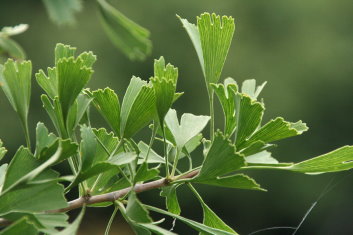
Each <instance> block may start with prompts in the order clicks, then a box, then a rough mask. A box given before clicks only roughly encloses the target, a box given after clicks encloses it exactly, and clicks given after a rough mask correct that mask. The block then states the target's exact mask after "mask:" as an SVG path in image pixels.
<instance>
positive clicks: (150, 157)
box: [138, 141, 165, 164]
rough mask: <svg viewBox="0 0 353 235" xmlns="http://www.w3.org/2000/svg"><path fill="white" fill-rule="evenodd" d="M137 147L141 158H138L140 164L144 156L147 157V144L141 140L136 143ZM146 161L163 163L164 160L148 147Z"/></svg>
mask: <svg viewBox="0 0 353 235" xmlns="http://www.w3.org/2000/svg"><path fill="white" fill-rule="evenodd" d="M138 147H139V150H140V154H139V157H140V158H141V159H139V162H138V164H142V163H143V162H144V161H145V159H146V157H147V152H148V149H149V146H148V145H147V144H146V143H144V142H143V141H140V142H139V143H138ZM147 163H161V164H164V163H165V160H164V158H163V157H161V156H160V155H158V154H157V153H156V152H155V151H154V150H153V149H150V150H149V153H148V159H147Z"/></svg>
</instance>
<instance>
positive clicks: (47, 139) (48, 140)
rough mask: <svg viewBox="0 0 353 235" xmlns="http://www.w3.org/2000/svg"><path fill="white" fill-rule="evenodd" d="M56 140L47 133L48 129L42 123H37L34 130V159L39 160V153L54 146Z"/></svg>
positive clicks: (52, 135)
mask: <svg viewBox="0 0 353 235" xmlns="http://www.w3.org/2000/svg"><path fill="white" fill-rule="evenodd" d="M57 139H58V138H57V137H56V136H55V135H54V134H53V133H49V131H48V129H47V128H46V126H45V125H44V123H42V122H38V124H37V128H36V151H35V154H34V155H35V157H36V158H39V156H40V154H41V152H42V151H43V150H44V149H46V148H48V147H49V146H51V145H52V144H54V142H55V141H56V140H57Z"/></svg>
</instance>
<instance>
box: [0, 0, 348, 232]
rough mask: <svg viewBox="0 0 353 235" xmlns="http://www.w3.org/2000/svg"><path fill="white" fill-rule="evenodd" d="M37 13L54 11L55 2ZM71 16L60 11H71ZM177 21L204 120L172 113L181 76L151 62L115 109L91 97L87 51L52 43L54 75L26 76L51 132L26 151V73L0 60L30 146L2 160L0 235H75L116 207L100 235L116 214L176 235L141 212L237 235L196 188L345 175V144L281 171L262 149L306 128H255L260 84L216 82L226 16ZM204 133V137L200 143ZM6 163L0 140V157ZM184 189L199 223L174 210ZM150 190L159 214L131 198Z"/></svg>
mask: <svg viewBox="0 0 353 235" xmlns="http://www.w3.org/2000/svg"><path fill="white" fill-rule="evenodd" d="M99 2H100V4H101V7H102V8H104V9H105V8H109V7H108V6H107V5H104V4H106V3H105V2H103V1H99ZM45 3H46V4H48V8H50V7H52V6H50V4H53V3H52V1H49V0H48V1H45ZM49 6H50V7H49ZM77 6H78V5H72V6H66V7H71V11H72V12H74V11H76V9H78V7H77ZM103 11H107V12H105V14H106V15H104V17H105V19H106V20H107V21H108V20H111V19H113V18H114V17H118V13H117V12H115V13H114V10H112V9H110V12H108V10H107V9H105V10H103ZM69 13H70V12H66V13H65V14H69ZM70 14H71V13H70ZM52 17H53V18H55V17H56V16H52ZM180 20H181V22H182V25H183V26H184V27H185V29H186V31H187V33H188V34H189V36H190V38H191V41H192V43H193V45H194V47H195V50H196V52H197V55H198V57H199V60H200V64H201V69H202V71H203V74H204V76H205V83H206V88H207V89H208V92H209V102H210V104H211V106H210V107H211V110H210V114H209V115H194V114H191V113H184V114H180V113H179V115H178V113H177V111H176V110H175V109H173V108H172V107H173V103H174V102H176V101H177V99H178V98H179V97H180V95H181V94H182V93H180V92H177V80H178V69H177V68H176V67H175V66H173V65H171V64H166V62H165V60H164V58H163V57H161V58H159V59H158V60H155V61H154V74H153V75H152V77H151V78H150V79H149V80H148V81H147V80H143V79H141V78H138V77H135V76H133V77H132V79H131V81H130V84H129V86H128V88H127V90H126V92H125V94H124V96H123V99H122V100H121V101H120V100H119V96H118V95H117V94H116V93H115V91H113V90H112V89H110V88H105V89H98V90H94V91H92V90H90V89H88V88H86V85H87V83H88V81H89V80H90V79H91V76H92V74H93V65H94V62H95V61H96V56H95V55H94V54H93V53H92V52H83V53H81V54H79V55H78V56H76V55H75V54H76V53H75V52H76V48H73V47H71V46H68V45H63V44H57V46H56V48H55V59H54V63H53V67H51V68H48V69H47V72H45V71H44V70H39V71H38V72H37V73H36V74H35V77H36V81H37V83H38V84H39V85H40V87H41V88H42V89H43V91H44V94H42V95H41V100H42V102H43V107H44V109H45V110H46V112H47V113H48V115H49V117H50V119H51V121H52V123H53V126H54V127H55V131H54V133H50V132H49V130H48V129H47V127H46V125H45V124H44V123H41V122H39V123H38V125H37V128H36V130H35V133H36V141H35V147H33V146H31V143H30V141H29V137H28V136H29V130H28V124H27V122H28V121H27V116H28V110H29V105H30V96H31V92H30V88H31V79H32V73H31V71H32V64H31V62H30V61H14V60H12V59H9V60H8V61H7V62H6V63H5V64H4V65H1V66H0V81H1V87H2V89H3V91H4V93H5V95H6V97H7V98H8V100H9V102H10V103H11V105H12V107H13V108H14V110H15V111H16V113H17V114H18V115H19V117H20V120H21V123H22V126H23V128H24V133H25V136H26V139H27V142H26V146H20V147H19V148H18V150H17V152H16V153H15V155H14V156H12V157H11V160H10V162H9V163H8V164H7V163H4V164H2V165H1V166H0V189H1V190H0V216H1V217H2V221H5V222H6V223H7V224H9V225H8V226H7V227H6V228H5V229H3V230H2V231H1V233H2V234H20V233H26V234H38V233H45V234H58V233H59V234H75V233H76V232H77V230H78V228H79V224H80V221H81V220H82V217H83V216H84V214H85V208H86V207H87V206H113V207H114V208H115V210H114V213H113V215H112V218H111V220H110V222H109V224H108V226H107V233H108V232H109V228H110V225H111V221H113V218H114V216H115V215H116V213H117V212H119V213H120V214H121V215H122V216H123V217H124V219H125V220H126V222H127V223H128V224H129V225H130V226H131V228H132V229H133V230H134V231H135V233H136V234H152V233H155V234H174V233H173V232H171V231H168V230H166V229H165V225H164V224H163V220H161V221H155V220H154V219H153V217H152V216H151V215H150V211H154V212H157V213H160V214H163V215H165V216H168V217H172V218H174V219H176V220H178V221H180V222H182V223H185V224H186V225H188V226H190V227H191V228H192V229H194V230H195V231H198V232H200V233H201V234H237V233H236V232H235V231H236V228H231V227H230V226H228V225H227V224H226V223H225V222H223V221H222V219H221V218H220V217H219V216H218V215H217V214H216V213H215V212H214V211H213V210H212V209H211V208H210V207H209V206H208V205H207V204H206V203H205V201H204V200H203V199H202V197H201V195H200V194H199V193H198V192H197V190H196V189H195V188H194V186H193V185H196V184H204V185H209V187H210V188H211V187H228V188H235V189H247V190H261V191H265V189H264V188H262V187H261V186H260V184H259V183H258V182H257V181H255V179H253V178H251V177H249V176H248V175H247V174H246V171H247V170H249V169H268V170H286V171H294V172H300V173H305V174H319V173H326V172H337V171H344V170H349V169H351V168H353V161H352V160H353V146H344V147H341V148H339V149H336V150H334V151H332V152H330V153H327V154H323V155H321V156H317V157H314V158H311V159H308V160H305V161H303V162H299V163H283V162H280V161H278V160H276V159H275V158H274V157H272V156H271V153H270V152H269V150H270V148H272V147H274V142H276V141H278V140H282V139H285V138H289V137H293V136H297V135H301V134H302V133H304V132H305V131H307V130H308V127H307V126H306V124H305V123H303V122H302V121H297V122H289V121H285V120H284V119H283V118H282V117H277V118H273V119H272V120H270V121H269V122H267V123H263V122H262V118H263V114H264V111H265V105H264V101H263V100H262V99H261V100H259V99H258V97H259V95H260V93H261V91H262V90H263V88H264V86H265V83H263V84H261V85H259V86H257V85H256V82H255V80H246V81H244V82H243V83H242V84H241V85H240V84H238V83H237V82H236V81H235V80H234V79H232V78H226V79H225V80H224V81H223V82H219V81H220V78H221V72H222V68H223V65H224V63H225V61H226V56H227V53H228V49H229V47H230V44H231V40H232V37H233V34H234V30H235V26H234V20H233V18H232V17H226V16H223V17H220V16H218V15H216V14H208V13H204V14H202V15H201V16H199V17H198V18H197V24H196V25H195V24H192V23H189V22H188V21H187V20H186V19H181V18H180ZM107 24H108V23H107ZM107 27H108V26H107ZM127 27H128V28H131V30H133V28H134V27H133V26H127ZM134 30H135V29H134ZM110 33H111V34H112V35H113V34H114V32H110ZM130 33H131V31H130ZM139 33H141V35H142V34H143V32H142V31H139ZM134 34H135V33H134ZM126 37H127V36H126ZM129 40H130V39H129ZM133 43H136V44H138V43H139V42H137V41H134V42H133ZM124 48H125V49H126V48H128V46H124ZM138 53H139V52H138ZM118 94H123V91H119V92H118ZM214 94H215V96H216V97H217V98H218V100H219V103H220V105H221V107H222V109H223V113H224V127H223V128H219V129H217V130H215V129H216V128H214V114H213V102H214V100H213V97H214ZM90 107H94V108H96V109H97V110H98V112H99V113H100V114H101V115H102V117H103V118H104V119H105V120H106V122H107V124H109V126H110V127H111V130H107V129H105V128H99V127H96V126H95V125H94V123H91V121H90V113H89V109H90ZM178 116H180V120H179V117H178ZM209 123H210V126H211V129H210V130H211V133H210V137H208V136H205V135H204V134H203V132H204V129H205V127H206V126H207V125H208V124H209ZM147 126H150V127H151V141H150V142H149V143H144V142H142V141H139V142H138V143H137V141H138V140H136V138H135V136H136V134H137V133H138V132H139V131H140V130H141V129H143V128H145V127H147ZM155 141H162V142H163V146H164V149H163V150H164V151H163V152H162V153H160V152H158V151H155V150H154V149H153V146H154V143H155ZM197 148H200V149H202V150H203V151H202V153H203V154H202V155H203V156H202V158H203V162H202V164H201V165H197V166H195V158H196V157H197V156H195V155H196V153H195V152H194V150H195V149H197ZM5 154H6V149H5V147H3V144H2V142H1V141H0V159H1V158H2V157H3V156H4V155H5ZM182 161H187V163H188V164H189V169H188V170H183V168H181V167H180V166H181V162H182ZM66 162H68V163H69V166H70V169H71V173H70V175H61V174H60V173H59V172H57V171H55V170H53V168H52V167H53V166H55V165H57V164H65V163H66ZM185 185H186V186H187V187H188V188H189V189H190V190H191V191H192V192H193V193H194V195H195V196H196V198H197V199H198V200H199V202H200V204H201V207H202V209H203V221H202V222H197V221H193V220H190V219H187V218H185V217H183V216H182V208H181V207H180V205H179V200H182V199H183V197H182V196H180V195H179V194H178V190H179V188H181V187H185ZM73 188H77V189H78V192H79V195H78V199H77V200H74V201H70V202H69V201H67V198H66V195H67V193H68V192H69V191H70V190H72V189H73ZM147 190H156V191H159V192H160V196H161V198H162V199H163V200H165V202H166V208H165V209H162V208H156V207H153V206H150V205H145V204H144V203H142V202H141V201H140V200H139V195H138V193H140V192H143V191H147ZM178 196H179V197H178ZM76 208H82V209H81V212H80V214H79V215H78V216H77V218H76V219H75V220H74V221H73V222H72V223H68V216H67V214H66V212H67V211H69V210H72V209H76Z"/></svg>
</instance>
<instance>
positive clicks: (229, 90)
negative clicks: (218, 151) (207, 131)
mask: <svg viewBox="0 0 353 235" xmlns="http://www.w3.org/2000/svg"><path fill="white" fill-rule="evenodd" d="M211 87H212V88H213V90H214V91H215V93H216V95H217V97H218V99H219V102H220V103H221V105H222V109H223V113H224V119H225V125H224V134H225V135H228V136H231V135H232V134H233V133H234V131H235V127H236V125H237V117H236V112H235V95H236V92H237V91H238V86H237V83H236V82H235V81H234V80H233V79H232V78H226V79H225V80H224V85H223V84H211Z"/></svg>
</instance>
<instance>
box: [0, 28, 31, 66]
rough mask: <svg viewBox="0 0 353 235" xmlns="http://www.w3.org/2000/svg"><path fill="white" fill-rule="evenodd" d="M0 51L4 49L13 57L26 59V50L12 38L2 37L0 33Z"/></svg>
mask: <svg viewBox="0 0 353 235" xmlns="http://www.w3.org/2000/svg"><path fill="white" fill-rule="evenodd" d="M0 51H4V52H5V53H6V54H7V55H8V56H9V57H11V58H14V59H18V60H20V59H22V60H24V59H26V52H25V51H24V50H23V48H22V47H21V46H20V45H19V44H18V43H17V42H16V41H14V40H12V39H11V38H9V37H2V36H1V34H0Z"/></svg>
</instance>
